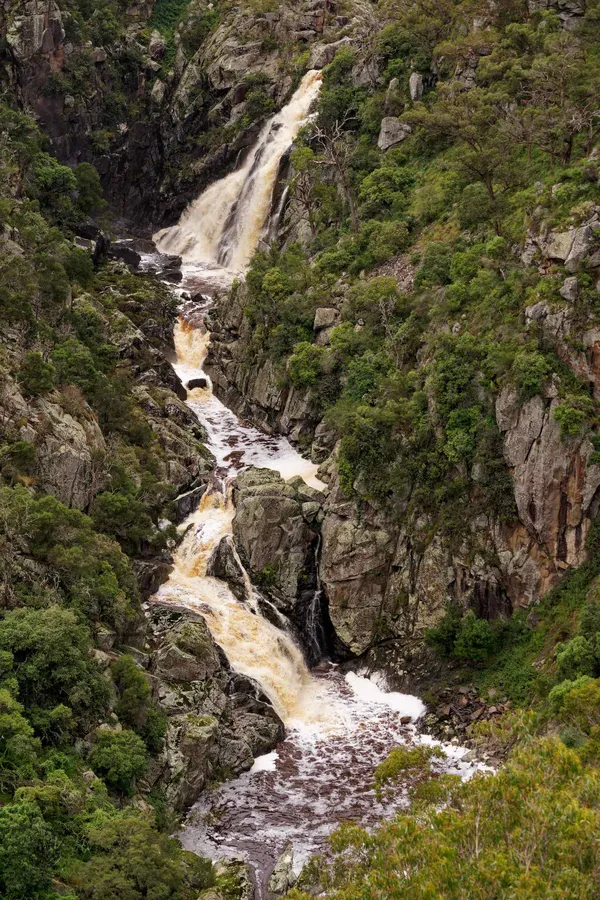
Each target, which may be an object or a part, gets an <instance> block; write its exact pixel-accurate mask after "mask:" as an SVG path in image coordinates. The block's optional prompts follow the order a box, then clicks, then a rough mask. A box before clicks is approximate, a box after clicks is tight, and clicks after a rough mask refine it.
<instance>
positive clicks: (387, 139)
mask: <svg viewBox="0 0 600 900" xmlns="http://www.w3.org/2000/svg"><path fill="white" fill-rule="evenodd" d="M411 131H412V129H411V127H410V125H406V124H405V123H404V122H401V121H400V119H398V118H396V116H386V117H385V118H384V119H382V121H381V128H380V131H379V138H378V139H377V146H378V147H379V149H380V150H383V151H384V152H385V151H386V150H390V149H391V148H392V147H397V146H398V144H401V143H402V141H405V140H406V138H407V137H408V136H409V134H410V133H411Z"/></svg>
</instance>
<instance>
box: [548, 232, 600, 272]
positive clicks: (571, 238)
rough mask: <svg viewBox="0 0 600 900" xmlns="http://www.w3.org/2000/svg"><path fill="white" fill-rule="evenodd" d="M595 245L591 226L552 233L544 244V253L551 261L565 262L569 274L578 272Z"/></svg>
mask: <svg viewBox="0 0 600 900" xmlns="http://www.w3.org/2000/svg"><path fill="white" fill-rule="evenodd" d="M593 243H594V230H593V228H592V226H591V225H583V226H581V227H580V228H571V229H570V230H569V231H551V232H550V234H549V235H548V237H547V239H546V240H545V241H544V242H543V243H542V252H543V253H544V254H545V255H546V256H547V257H549V258H550V259H556V260H558V261H559V262H563V263H564V265H565V268H566V270H567V271H568V272H576V271H577V269H578V267H579V264H580V262H581V261H582V260H583V259H585V257H586V256H587V255H588V254H589V252H590V250H591V248H592V246H593Z"/></svg>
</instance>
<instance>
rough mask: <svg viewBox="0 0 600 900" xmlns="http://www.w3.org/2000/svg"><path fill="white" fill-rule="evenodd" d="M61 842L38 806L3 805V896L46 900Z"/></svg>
mask: <svg viewBox="0 0 600 900" xmlns="http://www.w3.org/2000/svg"><path fill="white" fill-rule="evenodd" d="M58 852H59V850H58V842H57V840H56V837H55V836H54V835H53V833H52V830H51V828H50V827H49V826H48V825H47V824H46V822H45V821H44V819H43V817H42V815H41V813H40V810H39V808H38V807H37V805H36V804H35V803H10V804H8V805H7V806H0V894H1V895H2V897H4V898H5V900H25V898H27V900H45V898H47V897H49V896H50V882H51V879H52V873H53V869H54V864H55V862H56V860H57V858H58Z"/></svg>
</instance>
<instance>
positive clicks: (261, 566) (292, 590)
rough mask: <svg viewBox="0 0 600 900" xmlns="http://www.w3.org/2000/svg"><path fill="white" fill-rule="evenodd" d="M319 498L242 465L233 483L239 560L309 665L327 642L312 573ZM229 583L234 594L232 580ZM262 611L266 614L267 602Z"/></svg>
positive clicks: (295, 482)
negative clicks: (298, 641) (286, 623)
mask: <svg viewBox="0 0 600 900" xmlns="http://www.w3.org/2000/svg"><path fill="white" fill-rule="evenodd" d="M323 500H324V497H323V495H322V494H321V492H320V491H318V490H316V489H315V488H311V487H309V486H308V485H306V484H305V483H304V481H303V480H302V479H301V478H299V477H298V478H293V479H291V480H290V481H288V482H286V481H284V480H283V478H281V476H280V475H279V474H278V473H277V472H273V471H272V470H271V469H248V470H247V471H246V472H244V473H243V474H241V475H239V476H238V478H237V481H236V483H235V490H234V502H235V505H236V513H235V518H234V520H233V535H234V540H235V545H236V548H237V550H238V553H239V556H240V558H241V561H242V562H243V564H244V566H245V568H246V569H247V571H248V574H249V575H250V577H251V579H252V581H253V582H254V583H255V584H256V585H257V586H258V588H259V590H260V591H261V592H262V594H263V595H266V596H267V597H268V598H269V600H270V601H272V603H273V604H274V605H275V606H276V607H277V609H278V610H279V611H280V612H283V613H284V614H285V615H286V616H287V617H288V619H290V620H291V622H292V623H293V625H294V626H295V627H296V629H297V632H298V634H299V635H300V637H301V638H302V642H303V644H304V648H305V650H306V652H307V655H308V658H309V662H311V663H314V662H317V661H318V659H319V658H320V656H321V654H322V651H323V650H324V649H325V644H326V643H327V635H326V632H327V624H326V618H327V617H326V611H325V608H324V604H323V597H322V592H321V589H320V583H319V578H318V571H317V569H318V564H317V548H318V546H319V543H320V537H319V530H320V522H321V518H322V504H323ZM231 564H232V561H231V560H230V566H231ZM229 583H230V586H231V589H232V591H233V592H234V593H236V596H238V597H239V596H240V594H239V592H238V591H237V589H236V584H235V581H234V582H233V583H232V581H231V580H230V581H229ZM237 587H240V585H239V580H238V585H237ZM262 611H263V613H264V614H266V615H267V616H269V607H268V604H267V606H266V607H265V608H264V609H263V610H262ZM271 612H272V608H271Z"/></svg>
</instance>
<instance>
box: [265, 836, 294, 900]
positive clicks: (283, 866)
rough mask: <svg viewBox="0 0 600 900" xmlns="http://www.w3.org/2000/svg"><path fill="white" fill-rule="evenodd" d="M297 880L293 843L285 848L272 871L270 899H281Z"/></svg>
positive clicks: (269, 885)
mask: <svg viewBox="0 0 600 900" xmlns="http://www.w3.org/2000/svg"><path fill="white" fill-rule="evenodd" d="M296 881H297V876H296V875H295V874H294V848H293V847H292V845H291V844H288V846H287V847H286V848H285V850H284V851H283V853H282V854H281V856H280V857H279V859H278V860H277V862H276V863H275V868H274V869H273V872H272V873H271V877H270V878H269V883H268V894H267V897H268V900H279V898H280V897H284V896H285V895H286V894H287V893H288V891H290V890H291V889H292V888H293V886H294V885H295V883H296Z"/></svg>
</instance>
